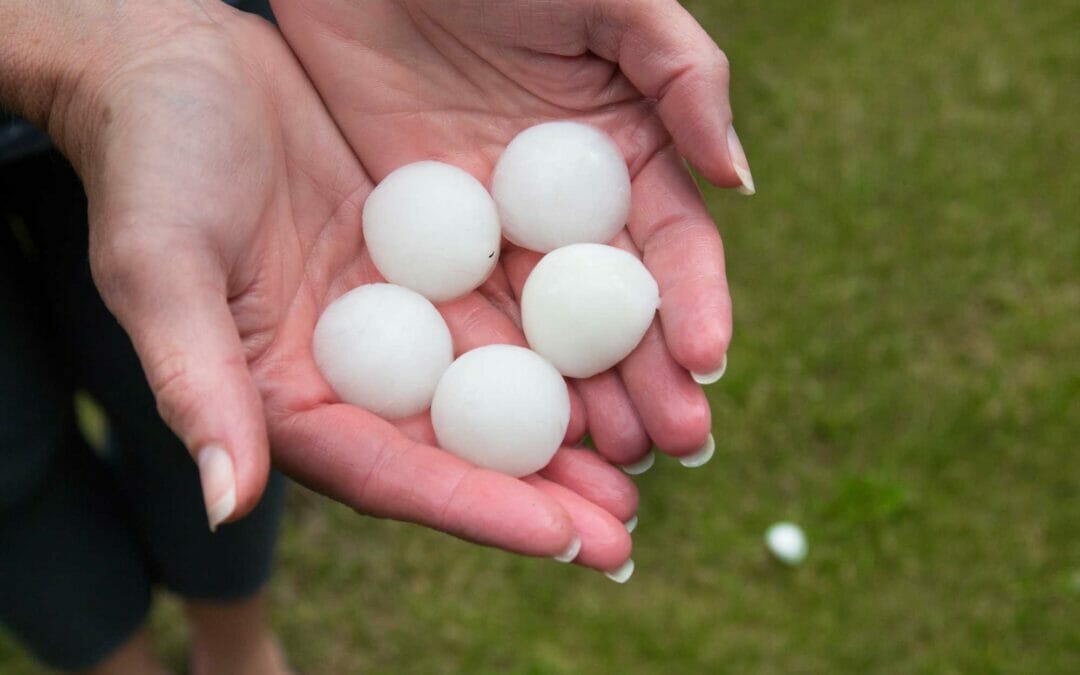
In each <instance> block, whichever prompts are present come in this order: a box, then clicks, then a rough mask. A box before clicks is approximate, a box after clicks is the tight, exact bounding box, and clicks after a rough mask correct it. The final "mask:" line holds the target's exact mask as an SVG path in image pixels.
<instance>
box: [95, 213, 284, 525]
mask: <svg viewBox="0 0 1080 675" xmlns="http://www.w3.org/2000/svg"><path fill="white" fill-rule="evenodd" d="M99 229H101V228H94V230H93V231H98V230H99ZM110 231H111V232H113V233H116V232H119V234H110V235H102V236H99V237H93V238H92V246H91V259H92V267H93V272H94V281H95V283H96V284H97V286H98V288H99V290H100V291H101V294H102V297H103V298H104V299H105V302H106V304H107V305H108V307H109V309H110V311H112V312H113V314H114V315H115V316H116V317H117V319H118V320H119V321H120V324H121V325H122V326H123V327H124V330H126V331H127V333H128V335H129V336H130V337H131V340H132V343H133V344H134V346H135V351H136V352H137V353H138V355H139V360H140V362H141V363H142V367H143V370H144V371H145V373H146V378H147V381H148V382H149V384H150V388H151V389H152V390H153V392H154V397H155V399H156V401H157V406H158V410H159V412H160V413H161V417H162V419H163V420H164V421H165V423H166V424H168V425H169V427H170V428H171V429H172V430H173V431H174V432H175V433H176V435H177V436H178V437H179V438H180V439H181V440H182V441H183V442H184V444H185V445H186V446H187V448H188V450H189V452H190V453H191V455H192V457H194V458H195V459H196V461H197V462H198V466H199V473H200V477H201V479H202V487H203V497H204V499H205V501H206V510H207V518H208V520H209V524H210V529H212V530H213V529H215V528H216V527H217V526H218V525H220V524H221V523H222V522H225V521H228V520H235V519H236V518H238V517H240V516H242V515H244V514H246V513H247V512H248V511H250V510H251V509H252V508H254V507H255V505H256V504H257V503H258V501H259V497H260V496H261V495H262V492H263V488H264V487H265V485H266V480H267V476H268V473H269V467H270V460H269V446H268V443H267V439H266V424H265V420H264V417H263V408H262V400H261V397H260V396H259V392H258V390H257V388H256V386H255V383H254V381H253V379H252V377H251V373H250V371H249V370H248V365H247V361H246V358H245V354H244V349H243V346H242V344H241V342H240V337H239V335H238V333H237V329H236V324H235V322H234V320H233V317H232V314H231V312H230V311H229V305H228V301H227V298H226V280H225V272H224V270H223V269H222V267H221V264H220V262H218V260H219V259H218V257H217V256H216V255H214V253H213V251H211V250H209V249H208V247H207V246H205V245H204V244H203V243H202V242H197V241H193V240H191V239H188V238H185V237H184V236H180V237H173V238H171V239H168V238H166V235H164V234H163V232H164V230H162V229H158V230H156V231H154V232H151V231H150V230H149V229H147V228H145V227H142V228H140V227H139V226H138V225H136V226H132V227H128V228H120V227H119V226H118V225H115V224H110Z"/></svg>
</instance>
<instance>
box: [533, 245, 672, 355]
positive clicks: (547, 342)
mask: <svg viewBox="0 0 1080 675" xmlns="http://www.w3.org/2000/svg"><path fill="white" fill-rule="evenodd" d="M659 305H660V295H659V289H658V288H657V285H656V280H655V279H653V277H652V275H651V274H649V270H647V269H645V265H643V264H642V263H641V261H640V260H638V259H637V258H635V257H634V256H633V255H631V254H629V253H627V252H626V251H623V250H622V249H618V248H615V247H614V246H605V245H603V244H572V245H570V246H564V247H562V248H560V249H556V250H554V251H552V252H551V253H548V254H547V255H546V256H544V257H543V258H542V259H541V260H540V262H539V263H538V264H537V265H536V267H535V268H534V269H533V271H532V274H530V275H529V278H528V279H527V280H526V281H525V288H524V289H523V290H522V293H521V319H522V324H523V325H524V328H525V337H526V338H528V340H529V346H530V347H532V348H533V349H534V350H536V352H537V353H538V354H540V355H541V356H543V357H544V358H546V359H547V360H548V361H551V362H552V363H553V364H554V365H555V367H556V368H558V369H559V372H560V373H562V374H563V375H567V376H570V377H590V376H592V375H595V374H597V373H599V372H601V371H604V370H607V369H608V368H610V367H612V366H614V365H615V364H616V363H618V362H619V361H621V360H622V359H623V358H625V357H626V355H627V354H629V353H630V352H632V351H633V350H634V347H636V346H637V344H638V343H639V342H641V338H642V337H643V336H644V335H645V331H646V330H648V328H649V324H650V323H652V319H653V314H654V313H655V312H656V308H657V307H659Z"/></svg>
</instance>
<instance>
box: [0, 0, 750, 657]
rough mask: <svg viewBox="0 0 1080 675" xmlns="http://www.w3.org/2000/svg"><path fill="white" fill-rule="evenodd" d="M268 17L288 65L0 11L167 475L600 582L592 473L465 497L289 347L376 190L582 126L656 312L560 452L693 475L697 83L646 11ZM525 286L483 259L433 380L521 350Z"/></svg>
mask: <svg viewBox="0 0 1080 675" xmlns="http://www.w3.org/2000/svg"><path fill="white" fill-rule="evenodd" d="M275 5H276V7H275V9H276V11H277V13H278V15H279V18H280V21H281V27H282V31H283V32H284V35H285V37H286V38H288V41H289V43H288V44H286V42H285V41H284V40H283V39H282V36H281V34H279V33H278V32H277V31H276V30H275V29H273V28H272V27H270V26H269V25H267V24H265V23H264V22H262V21H261V20H257V19H254V18H251V17H248V16H245V15H241V14H240V13H238V12H235V11H233V10H231V9H229V8H228V7H226V6H224V5H221V4H220V3H218V2H213V1H210V0H189V1H187V2H184V1H181V0H156V1H154V2H145V1H139V0H132V1H130V2H109V1H107V0H86V1H85V2H80V3H67V2H61V1H60V0H42V2H40V3H35V5H34V6H33V7H32V8H31V7H29V6H28V5H26V4H25V3H19V2H15V1H14V0H0V25H5V26H6V27H7V29H8V31H9V34H10V36H11V39H10V40H5V41H4V44H0V63H2V64H3V66H4V67H3V68H0V101H3V102H4V103H5V105H6V106H7V107H9V108H11V109H13V110H15V111H17V112H19V113H21V114H23V115H24V116H26V117H28V118H30V119H32V120H34V121H35V122H37V123H38V124H39V125H40V126H42V127H44V128H46V129H47V130H48V131H49V132H50V135H51V136H52V137H53V138H54V140H55V141H56V142H57V144H58V145H59V146H60V147H61V148H62V149H63V150H64V152H65V154H66V155H67V156H68V157H69V158H70V159H71V161H72V163H73V165H74V166H75V167H76V169H77V171H78V172H79V174H80V176H81V177H82V179H83V182H84V184H85V187H86V190H87V195H88V197H89V203H90V230H91V231H90V235H91V236H90V238H91V250H90V257H91V263H92V268H93V272H94V277H95V281H96V283H97V285H98V287H99V289H100V291H101V293H102V296H103V297H104V299H105V301H106V303H107V304H108V306H109V308H110V309H111V311H112V312H113V313H114V314H115V315H116V317H117V318H118V320H119V321H120V323H121V324H122V325H123V327H124V328H125V330H126V331H127V332H128V334H129V335H130V336H131V338H132V341H133V343H134V346H135V348H136V351H137V352H138V354H139V357H140V359H141V362H142V364H143V367H144V369H145V371H146V374H147V378H148V380H149V382H150V385H151V387H152V388H153V390H154V392H155V395H156V397H157V400H158V405H159V409H160V411H161V413H162V416H163V418H164V419H165V421H166V422H167V423H168V424H169V425H170V427H171V428H172V429H173V430H174V431H175V432H176V433H177V434H178V436H179V437H180V438H181V439H183V441H184V442H185V443H186V444H187V446H188V448H189V449H190V450H191V452H192V454H193V455H195V456H198V453H199V451H200V450H202V449H203V448H206V447H208V446H219V447H222V448H224V449H225V450H226V452H227V453H228V455H229V457H230V459H231V463H232V467H233V471H234V477H235V490H236V506H235V509H234V510H233V511H232V512H231V515H230V516H229V519H230V520H232V519H236V518H239V517H242V516H243V515H244V514H245V513H247V512H248V511H249V510H250V509H251V508H252V507H253V506H254V505H255V504H256V503H257V501H258V498H259V496H260V495H261V493H262V490H263V487H264V485H265V481H266V477H267V473H268V469H269V466H270V464H271V461H272V462H273V463H274V464H275V465H276V466H278V467H279V468H281V469H282V470H284V471H285V472H287V473H288V474H290V475H291V476H292V477H294V478H296V479H297V480H299V481H301V482H303V483H305V484H306V485H309V486H311V487H313V488H315V489H317V490H319V491H321V492H323V493H324V494H327V495H328V496H330V497H332V498H334V499H337V500H339V501H342V502H344V503H346V504H349V505H350V506H352V507H354V508H356V509H357V510H359V511H362V512H364V513H367V514H370V515H374V516H380V517H387V518H394V519H398V520H405V521H411V522H416V523H420V524H424V525H427V526H429V527H432V528H435V529H439V530H442V531H444V532H447V533H450V534H453V535H455V536H459V537H462V538H465V539H467V540H470V541H474V542H478V543H482V544H486V545H491V546H497V547H500V548H503V549H506V550H509V551H514V552H518V553H522V554H527V555H537V556H552V555H556V554H559V553H561V552H562V551H564V550H566V549H567V548H568V547H569V546H570V544H571V543H572V541H573V540H574V538H575V537H577V538H579V539H580V542H581V553H580V555H579V556H578V558H577V560H576V562H577V563H578V564H582V565H585V566H589V567H593V568H596V569H600V570H610V569H614V568H616V567H618V566H620V565H621V564H622V563H623V562H624V561H625V560H626V559H627V558H628V557H629V555H630V548H631V542H630V537H629V535H628V533H627V532H626V530H625V528H624V527H623V525H622V522H623V521H625V520H627V519H628V518H630V517H631V516H632V515H634V513H635V512H636V510H637V501H638V495H637V491H636V489H635V488H634V486H633V484H632V483H631V482H630V481H629V479H627V478H626V477H625V476H624V475H623V474H622V473H621V472H619V471H618V470H617V469H616V468H614V467H613V466H612V465H611V464H610V463H608V462H607V461H605V460H604V459H603V458H602V457H601V456H600V455H598V454H597V453H593V452H591V451H586V450H582V449H578V448H573V447H565V448H563V449H561V450H560V451H559V453H558V454H557V455H556V457H555V459H554V460H553V461H552V463H551V465H550V466H549V467H547V468H546V469H545V470H544V471H542V472H541V473H540V474H539V475H535V476H529V477H526V478H524V479H521V480H518V479H513V478H509V477H506V476H502V475H499V474H495V473H492V472H489V471H484V470H480V469H476V468H474V467H471V466H469V465H468V464H466V463H465V462H464V461H462V460H460V459H458V458H456V457H454V456H452V455H449V454H448V453H445V452H443V451H442V450H439V449H438V448H436V447H434V446H433V440H434V438H433V434H432V431H431V425H430V420H429V419H428V418H427V416H426V415H420V416H417V417H415V418H412V419H408V420H401V421H397V422H394V423H391V422H388V421H386V420H382V419H379V418H378V417H376V416H374V415H372V414H370V413H368V412H367V411H364V410H361V409H359V408H355V407H352V406H347V405H343V404H340V403H338V402H337V401H336V399H335V397H334V395H333V393H332V392H331V391H330V389H329V387H328V386H327V384H326V383H325V382H324V381H323V379H322V377H321V376H320V375H319V373H318V371H317V369H316V368H315V365H314V362H313V360H312V356H311V347H310V339H311V334H312V330H313V328H314V323H315V321H316V319H317V318H318V316H319V314H320V313H321V311H322V310H323V309H324V308H325V307H326V306H327V305H328V304H329V303H330V302H331V301H332V300H333V299H335V298H336V297H337V296H339V295H340V294H342V293H343V292H345V291H346V290H348V289H349V288H352V287H354V286H356V285H358V284H361V283H365V282H370V281H376V280H381V277H380V276H379V274H378V272H377V271H376V270H375V269H374V266H373V265H372V264H371V262H370V259H369V257H368V256H367V255H366V252H365V250H364V246H363V242H362V241H361V237H360V234H361V230H360V227H359V222H360V213H361V207H362V205H363V202H364V199H365V198H366V196H367V195H368V193H369V192H370V191H371V189H372V187H373V185H374V183H375V182H376V181H378V180H379V179H381V178H382V177H383V176H385V175H386V174H387V173H389V171H391V170H393V169H394V168H396V167H397V166H400V165H401V164H404V163H407V162H410V161H415V160H419V159H440V160H443V161H448V162H450V163H453V164H456V165H458V166H461V167H463V168H465V169H466V170H469V171H471V172H472V173H473V174H474V175H475V176H477V178H479V179H480V180H482V181H486V180H487V178H488V177H489V175H490V172H491V169H492V167H493V165H494V162H495V160H496V159H497V157H498V154H499V152H500V151H501V149H502V148H503V147H504V146H505V145H506V143H507V142H508V141H509V140H510V139H511V138H512V137H513V135H514V134H516V133H517V132H518V131H520V130H521V129H523V128H525V127H527V126H529V125H531V124H534V123H537V122H540V121H544V120H548V119H554V118H572V119H577V120H581V121H585V122H588V123H590V124H593V125H595V126H598V127H600V128H602V129H604V130H605V131H607V132H608V133H609V134H610V135H612V136H613V137H614V138H615V139H616V142H617V143H618V144H619V145H620V147H621V148H622V150H623V153H624V155H625V157H626V159H627V162H628V164H629V166H630V168H631V174H632V176H633V187H634V197H633V200H634V201H633V205H632V213H631V216H630V222H629V223H628V234H626V235H623V236H621V237H620V238H619V239H618V240H617V241H616V242H614V243H615V244H616V245H619V246H622V247H624V248H626V249H627V250H630V251H632V252H634V253H635V254H637V255H640V256H642V258H643V260H644V261H645V264H646V265H647V266H648V267H649V269H650V270H651V271H652V272H653V274H654V276H656V278H657V281H658V282H659V285H660V288H661V293H662V296H663V306H662V308H661V311H660V315H659V319H658V320H657V321H656V322H655V323H654V325H653V326H652V328H651V329H650V331H649V333H648V334H647V335H646V338H645V340H643V342H642V345H641V346H640V347H639V348H638V349H637V350H635V352H634V353H633V354H631V355H630V356H629V357H628V358H627V359H626V360H625V361H624V362H623V363H622V364H620V365H619V366H618V367H617V368H616V369H613V370H612V371H609V372H607V373H602V374H600V375H597V376H595V377H593V378H589V379H588V380H581V381H576V382H574V383H573V387H572V390H571V401H572V409H573V410H572V420H571V425H570V430H569V431H568V434H567V441H568V442H569V443H573V442H575V441H577V440H578V439H580V438H581V436H582V435H583V434H584V433H585V431H586V429H588V430H589V431H590V433H591V434H592V436H593V438H594V440H595V441H596V444H597V446H598V449H599V450H600V453H601V454H602V455H603V457H606V458H607V459H608V460H611V461H612V462H616V463H627V462H632V461H635V460H636V459H638V458H640V457H641V456H642V455H643V454H644V453H646V452H647V451H648V449H649V447H650V446H651V445H652V444H653V442H655V443H656V444H657V445H659V446H660V447H661V448H662V449H664V450H666V451H668V452H670V453H672V454H675V455H684V454H688V453H691V452H693V451H694V450H695V449H696V448H698V447H700V445H701V444H702V442H703V441H704V439H705V437H706V436H707V434H708V432H709V427H710V424H711V422H710V419H709V410H708V405H707V402H706V400H705V398H704V396H703V395H702V393H701V390H700V388H698V387H697V386H696V385H694V384H693V382H692V381H691V380H690V377H689V374H688V370H693V371H699V372H705V371H709V370H712V369H714V368H715V367H716V366H717V365H718V364H719V363H720V361H721V359H722V357H723V355H724V354H725V352H726V350H727V345H728V342H729V340H730V336H731V311H730V300H729V297H728V293H727V284H726V279H725V276H724V264H723V252H722V245H721V243H720V239H719V236H718V234H717V232H716V228H715V226H714V224H713V223H712V222H711V221H710V219H709V217H708V215H707V213H706V211H705V208H704V206H703V204H702V202H701V199H700V196H699V194H698V193H697V190H696V188H695V186H694V184H693V181H692V180H691V179H690V177H689V175H688V174H687V172H686V169H685V167H684V166H683V163H682V157H685V158H686V159H688V160H689V161H690V162H691V163H692V164H693V165H694V166H696V167H697V168H698V169H699V170H700V171H701V173H702V175H703V176H705V177H706V178H707V179H708V180H710V181H712V182H713V183H715V184H717V185H722V186H736V185H738V184H739V183H740V179H739V176H738V175H737V173H736V171H735V164H736V163H737V162H738V161H739V157H737V156H732V155H731V154H730V153H729V146H728V143H727V137H728V133H729V132H728V127H729V126H730V122H731V110H730V107H729V105H728V100H727V63H726V60H725V58H724V56H723V54H722V53H721V52H720V50H719V49H718V48H717V47H716V45H715V44H713V43H712V41H711V40H710V39H709V38H708V36H707V35H706V34H705V33H704V32H703V31H702V30H701V28H700V27H699V26H698V25H697V24H696V23H695V22H694V21H693V20H692V18H690V17H689V15H688V14H686V13H685V11H683V10H682V9H681V8H680V7H679V6H678V5H677V4H676V3H675V2H673V1H668V0H639V1H637V2H617V1H616V0H573V1H571V0H566V1H564V2H554V1H552V2H524V1H520V0H506V1H503V2H481V1H480V0H462V1H461V2H455V3H446V2H436V1H435V0H431V1H430V2H390V1H388V0H386V1H384V0H369V1H368V2H364V3H356V2H346V1H344V0H306V1H300V0H296V1H294V2H278V3H275ZM70 44H78V45H79V46H80V48H79V49H78V50H71V49H65V48H63V46H64V45H70ZM309 78H310V79H309ZM742 161H743V162H745V159H744V158H743V159H742ZM537 260H538V256H537V255H536V254H533V253H530V252H528V251H523V250H520V249H516V248H514V247H512V246H509V245H506V246H505V247H504V250H503V252H502V257H501V261H500V264H499V266H498V267H497V268H496V271H495V273H494V274H493V276H492V279H491V280H490V281H489V282H488V283H487V284H485V286H484V287H482V288H481V289H480V290H479V291H478V292H476V293H472V294H470V295H468V296H466V297H464V298H462V299H460V300H457V301H454V302H452V303H447V304H445V305H443V306H442V307H440V311H441V312H442V313H443V315H444V318H445V319H446V320H447V323H448V325H449V326H450V328H451V332H452V334H453V336H454V342H455V351H456V352H458V353H461V352H463V351H466V350H468V349H470V348H473V347H476V346H480V345H483V344H490V343H493V342H507V343H511V344H524V339H523V337H522V335H521V332H520V327H519V326H520V320H519V319H520V317H519V310H518V307H517V297H518V294H519V293H520V289H521V286H522V285H523V283H524V279H525V278H526V277H527V275H528V272H529V270H531V268H532V266H533V265H535V264H536V261H537ZM271 448H273V452H272V454H271ZM202 609H205V610H206V611H205V612H203V613H205V614H207V617H209V618H207V617H202V618H201V619H200V616H195V615H199V614H200V612H201V611H202ZM202 609H200V608H189V610H191V612H192V614H193V616H192V618H193V620H194V621H195V623H196V624H198V623H199V622H200V621H202V620H205V621H204V622H211V623H212V622H213V621H215V620H216V610H217V609H218V608H202ZM255 613H257V614H261V613H262V610H261V609H258V608H257V609H256V612H255ZM207 644H208V643H207ZM135 646H136V647H137V646H138V645H135ZM203 646H204V647H206V648H207V649H209V648H210V647H208V646H207V645H203ZM142 651H145V650H142ZM142 651H140V650H138V649H136V650H135V652H139V653H138V654H136V656H138V657H139V658H143V657H145V654H143V655H142V656H139V654H142ZM135 652H132V653H135ZM270 652H273V648H272V646H271V648H270V651H269V652H267V653H270ZM125 654H127V652H125ZM273 655H274V654H273V653H271V654H270V656H273ZM129 656H130V655H129ZM133 658H134V657H133ZM207 658H209V659H210V660H214V659H212V658H210V657H207ZM275 658H276V657H275ZM278 665H280V663H279V664H278ZM200 669H201V667H200ZM265 670H266V669H265V668H264V671H265Z"/></svg>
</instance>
